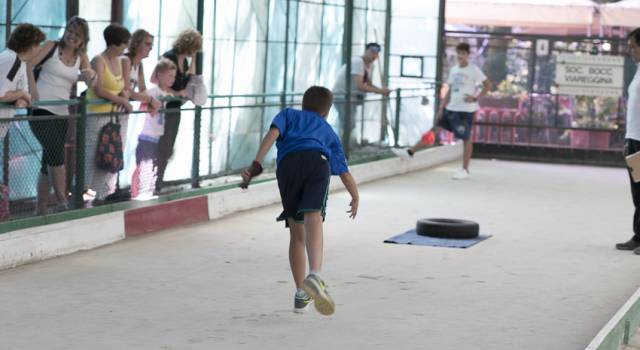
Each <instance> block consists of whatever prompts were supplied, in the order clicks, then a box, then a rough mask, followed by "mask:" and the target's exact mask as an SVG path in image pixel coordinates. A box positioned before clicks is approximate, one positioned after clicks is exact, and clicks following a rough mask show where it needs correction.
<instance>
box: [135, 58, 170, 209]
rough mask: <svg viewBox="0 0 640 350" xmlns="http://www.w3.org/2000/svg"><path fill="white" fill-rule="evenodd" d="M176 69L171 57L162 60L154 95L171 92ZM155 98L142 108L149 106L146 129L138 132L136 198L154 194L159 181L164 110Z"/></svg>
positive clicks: (145, 121) (154, 75)
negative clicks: (157, 175)
mask: <svg viewBox="0 0 640 350" xmlns="http://www.w3.org/2000/svg"><path fill="white" fill-rule="evenodd" d="M176 69H177V67H176V65H175V63H173V61H171V60H169V59H166V58H162V59H160V61H158V64H157V65H156V68H155V69H154V71H153V78H154V79H153V80H154V81H157V86H154V87H152V88H151V89H149V91H148V95H149V96H150V97H151V98H153V99H154V100H156V98H157V97H160V96H171V92H169V89H171V86H172V85H173V82H174V80H175V79H176ZM151 98H150V99H149V101H148V102H144V103H143V104H142V109H143V110H147V114H146V115H145V118H144V127H143V128H142V132H141V133H140V135H139V136H138V146H137V147H136V170H135V171H134V172H133V176H132V177H131V197H132V198H135V199H148V198H151V197H152V196H153V193H154V189H155V183H156V172H155V165H156V163H157V158H158V156H157V154H158V142H159V141H160V138H161V137H162V135H163V134H164V123H165V118H164V112H161V113H158V112H156V110H157V109H158V108H157V107H152V106H151ZM156 101H157V100H156ZM160 107H162V106H160Z"/></svg>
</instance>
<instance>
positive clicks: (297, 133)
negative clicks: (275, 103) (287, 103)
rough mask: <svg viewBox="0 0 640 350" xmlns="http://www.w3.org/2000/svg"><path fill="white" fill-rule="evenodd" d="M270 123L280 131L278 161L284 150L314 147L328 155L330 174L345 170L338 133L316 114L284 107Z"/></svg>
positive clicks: (302, 149) (345, 164) (282, 156)
mask: <svg viewBox="0 0 640 350" xmlns="http://www.w3.org/2000/svg"><path fill="white" fill-rule="evenodd" d="M271 127H275V128H277V129H278V130H279V131H280V136H278V139H277V140H276V147H277V148H278V156H277V163H278V164H280V161H281V160H282V159H283V158H284V157H285V156H286V155H287V154H290V153H293V152H299V151H310V150H317V151H319V152H320V153H322V154H324V155H325V156H326V157H327V158H328V159H329V165H330V167H331V174H332V175H340V174H343V173H346V172H347V171H349V169H348V168H347V162H346V160H345V156H344V151H343V150H342V143H340V139H339V138H338V135H336V133H335V132H334V131H333V129H332V128H331V125H329V123H327V121H326V120H325V119H324V118H323V117H322V116H321V115H320V114H318V113H316V112H311V111H300V110H297V109H291V108H287V109H284V110H282V111H280V113H278V115H276V116H275V117H274V118H273V121H272V122H271Z"/></svg>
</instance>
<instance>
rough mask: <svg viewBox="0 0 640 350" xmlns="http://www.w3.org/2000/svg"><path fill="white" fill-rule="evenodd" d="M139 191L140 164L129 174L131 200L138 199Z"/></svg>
mask: <svg viewBox="0 0 640 350" xmlns="http://www.w3.org/2000/svg"><path fill="white" fill-rule="evenodd" d="M139 190H140V164H137V165H136V169H135V170H134V171H133V174H131V198H136V197H138V193H139Z"/></svg>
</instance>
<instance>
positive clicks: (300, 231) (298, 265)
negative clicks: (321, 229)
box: [287, 218, 307, 288]
mask: <svg viewBox="0 0 640 350" xmlns="http://www.w3.org/2000/svg"><path fill="white" fill-rule="evenodd" d="M287 221H288V223H289V233H290V235H291V238H290V240H289V265H290V266H291V273H292V274H293V281H294V282H295V284H296V288H302V281H303V280H304V277H305V276H306V273H307V262H306V261H305V260H306V258H307V257H306V254H305V245H304V244H305V243H304V240H305V234H304V225H303V224H299V223H297V222H296V221H295V220H294V219H293V218H287Z"/></svg>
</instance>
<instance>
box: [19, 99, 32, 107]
mask: <svg viewBox="0 0 640 350" xmlns="http://www.w3.org/2000/svg"><path fill="white" fill-rule="evenodd" d="M30 105H31V104H30V103H29V101H27V100H24V99H22V98H21V99H19V100H17V101H16V104H15V106H16V108H27V107H29V106H30Z"/></svg>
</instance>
